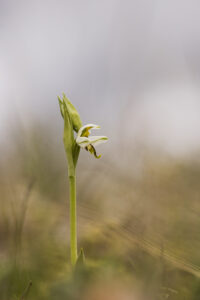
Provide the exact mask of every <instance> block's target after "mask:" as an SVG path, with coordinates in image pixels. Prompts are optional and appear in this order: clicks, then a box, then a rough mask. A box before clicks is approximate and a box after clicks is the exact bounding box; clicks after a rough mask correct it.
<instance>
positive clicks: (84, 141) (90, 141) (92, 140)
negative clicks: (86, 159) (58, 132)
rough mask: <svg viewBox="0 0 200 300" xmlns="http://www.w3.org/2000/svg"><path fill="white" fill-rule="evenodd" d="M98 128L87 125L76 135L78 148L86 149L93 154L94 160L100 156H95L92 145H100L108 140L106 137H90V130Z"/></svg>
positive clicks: (97, 127)
mask: <svg viewBox="0 0 200 300" xmlns="http://www.w3.org/2000/svg"><path fill="white" fill-rule="evenodd" d="M99 128H100V126H98V125H94V124H87V125H85V126H82V127H81V128H80V129H79V131H78V134H77V138H76V143H77V144H78V145H79V147H81V148H84V149H86V150H87V151H89V152H90V153H91V154H93V155H94V156H95V157H96V158H100V157H101V155H97V153H96V150H95V148H94V145H95V146H97V145H100V144H102V143H105V142H107V140H108V138H107V137H106V136H90V137H89V135H90V130H91V129H99Z"/></svg>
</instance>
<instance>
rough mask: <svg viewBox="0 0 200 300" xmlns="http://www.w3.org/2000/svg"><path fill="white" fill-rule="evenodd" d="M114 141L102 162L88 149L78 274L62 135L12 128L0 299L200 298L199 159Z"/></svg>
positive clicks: (0, 184) (3, 185)
mask: <svg viewBox="0 0 200 300" xmlns="http://www.w3.org/2000/svg"><path fill="white" fill-rule="evenodd" d="M109 147H110V149H109V150H108V152H107V153H112V154H109V155H108V154H107V153H104V155H103V157H102V159H101V160H98V161H97V160H93V157H91V156H89V155H88V153H86V152H82V153H81V157H80V166H79V170H78V182H77V185H78V187H77V188H78V235H79V236H78V240H79V248H80V247H83V248H84V252H85V256H86V265H85V266H79V267H78V268H77V269H76V270H75V272H73V273H72V272H71V267H70V264H69V213H68V212H69V208H68V206H69V201H68V186H67V173H66V172H67V166H66V160H65V154H64V150H63V146H62V136H56V135H54V134H53V133H52V134H50V133H47V132H46V130H45V128H44V127H43V126H42V125H41V124H38V126H34V127H33V129H31V130H28V131H25V130H24V129H23V128H16V129H15V130H14V131H13V134H12V138H11V139H10V142H9V141H8V144H7V148H6V150H5V149H3V147H2V155H1V158H0V164H1V168H0V207H1V209H0V299H1V300H14V299H18V300H19V299H30V300H31V299H37V300H40V299H43V300H45V299H48V300H50V299H52V300H53V299H59V300H62V299H83V300H84V299H85V300H86V299H87V300H100V299H105V300H107V299H109V300H112V299H115V300H116V299H125V300H126V299H133V300H140V299H144V300H151V299H152V300H157V299H158V300H159V299H160V300H162V299H170V300H185V299H186V300H199V299H200V251H199V249H200V213H199V212H200V203H199V199H200V189H199V182H200V164H199V157H198V156H197V155H196V157H193V158H187V159H186V158H185V159H173V158H171V157H169V156H166V155H164V154H161V153H158V152H156V151H155V152H153V151H152V152H150V151H147V150H146V149H145V148H144V147H142V146H141V145H140V146H137V147H132V146H131V145H130V146H129V148H127V146H126V147H125V146H124V147H125V148H122V146H121V147H120V148H118V149H116V150H114V149H112V148H111V147H112V146H111V145H110V146H109ZM100 150H101V149H100ZM114 151H116V153H114ZM117 151H118V152H117ZM113 153H114V154H113ZM119 157H120V159H119ZM30 282H32V285H30V286H29V284H30Z"/></svg>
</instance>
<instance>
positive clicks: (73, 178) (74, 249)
mask: <svg viewBox="0 0 200 300" xmlns="http://www.w3.org/2000/svg"><path fill="white" fill-rule="evenodd" d="M69 187H70V247H71V263H72V265H75V263H76V260H77V233H76V175H74V176H69Z"/></svg>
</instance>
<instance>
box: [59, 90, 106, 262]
mask: <svg viewBox="0 0 200 300" xmlns="http://www.w3.org/2000/svg"><path fill="white" fill-rule="evenodd" d="M58 100H59V105H60V112H61V115H62V117H63V119H64V136H63V142H64V147H65V152H66V156H67V162H68V177H69V189H70V251H71V263H72V265H75V264H76V261H77V228H76V227H77V224H76V223H77V221H76V166H77V162H78V157H79V152H80V149H81V148H82V149H85V150H87V151H89V152H90V153H91V154H93V155H94V156H95V157H96V158H100V157H101V155H97V153H96V149H95V146H97V145H99V144H101V143H105V142H106V141H107V140H108V138H107V137H106V136H90V131H91V129H99V128H100V127H99V126H98V125H95V124H87V125H84V126H83V125H82V122H81V119H80V116H79V114H78V112H77V110H76V109H75V107H74V106H73V105H72V103H71V102H70V101H69V100H68V99H67V97H66V95H65V94H64V93H63V97H62V99H61V98H60V97H58ZM74 132H75V133H77V136H76V137H75V136H74Z"/></svg>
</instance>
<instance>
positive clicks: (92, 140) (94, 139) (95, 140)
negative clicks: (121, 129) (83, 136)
mask: <svg viewBox="0 0 200 300" xmlns="http://www.w3.org/2000/svg"><path fill="white" fill-rule="evenodd" d="M88 140H89V144H92V145H94V146H98V145H100V144H103V143H106V142H107V140H108V138H107V136H91V137H89V138H88Z"/></svg>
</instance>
